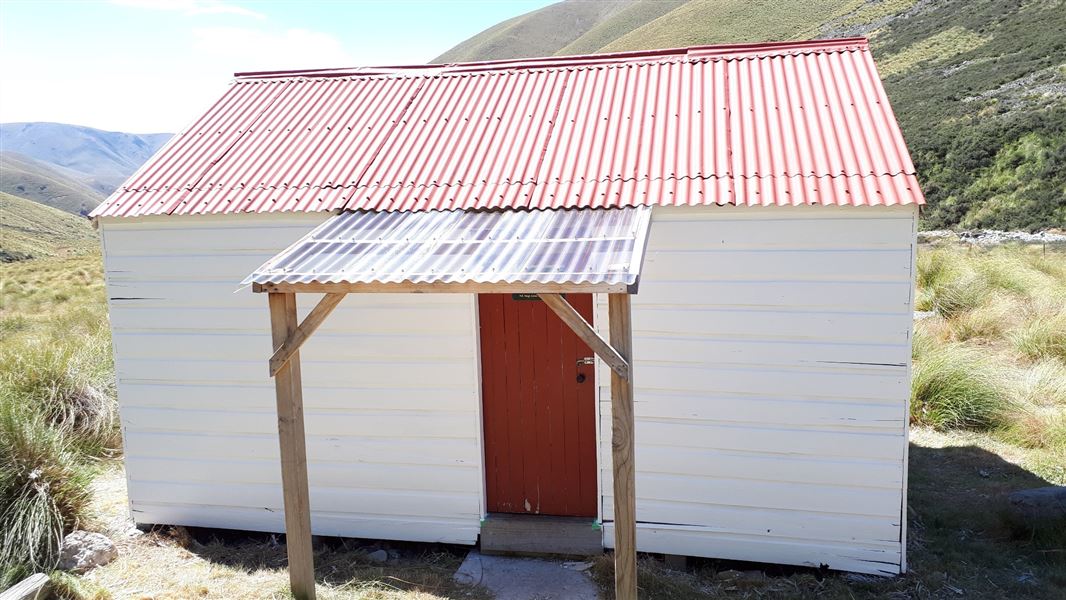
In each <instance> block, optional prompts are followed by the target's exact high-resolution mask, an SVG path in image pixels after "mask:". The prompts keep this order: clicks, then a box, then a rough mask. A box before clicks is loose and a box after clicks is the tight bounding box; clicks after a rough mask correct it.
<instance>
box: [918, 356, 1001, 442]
mask: <svg viewBox="0 0 1066 600" xmlns="http://www.w3.org/2000/svg"><path fill="white" fill-rule="evenodd" d="M1008 407H1009V400H1008V399H1007V396H1006V386H1005V385H1004V381H1003V375H1002V372H1001V371H1000V370H999V369H998V368H996V367H995V366H993V365H992V364H991V363H990V362H988V361H986V360H984V359H983V358H982V357H981V355H980V354H978V353H977V352H976V351H974V350H971V349H969V348H966V347H964V346H962V345H960V344H943V345H940V346H933V347H930V348H927V349H925V350H924V351H923V353H922V355H921V358H920V359H919V360H915V362H914V370H913V374H912V380H911V420H912V421H913V422H915V423H918V424H921V425H929V426H931V427H934V428H936V429H940V430H943V429H988V428H991V427H994V426H996V425H999V424H1000V423H1002V422H1003V418H1004V415H1005V414H1006V411H1007V409H1008Z"/></svg>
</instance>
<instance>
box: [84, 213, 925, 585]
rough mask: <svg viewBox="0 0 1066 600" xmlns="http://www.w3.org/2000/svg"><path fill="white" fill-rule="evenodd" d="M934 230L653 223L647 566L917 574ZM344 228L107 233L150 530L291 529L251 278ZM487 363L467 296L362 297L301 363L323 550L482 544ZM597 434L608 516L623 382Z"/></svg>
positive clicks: (638, 305)
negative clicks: (921, 349) (910, 484)
mask: <svg viewBox="0 0 1066 600" xmlns="http://www.w3.org/2000/svg"><path fill="white" fill-rule="evenodd" d="M916 216H917V211H916V210H915V209H914V208H913V207H896V208H884V207H846V208H845V207H832V208H831V207H809V206H804V207H794V208H784V207H766V208H739V209H737V208H731V207H694V208H675V207H657V208H656V209H655V212H654V216H653V224H652V229H651V235H650V241H649V247H648V255H647V258H646V262H645V268H644V275H643V276H642V279H641V285H640V293H639V294H638V295H637V296H636V297H635V298H634V302H633V319H634V321H633V329H634V354H635V357H634V361H635V364H634V367H635V370H634V374H635V383H636V399H635V400H636V406H635V409H636V417H637V431H636V443H637V494H638V502H637V518H638V533H637V544H638V548H639V549H640V550H642V551H648V552H667V553H673V554H687V555H694V556H713V557H722V558H734V559H743V560H754V561H764V562H779V563H791V564H806V565H814V566H818V565H821V564H826V565H828V566H829V567H831V568H835V569H844V570H853V571H862V572H878V573H896V572H899V570H900V565H901V561H902V560H903V557H902V552H901V549H902V544H901V536H902V535H903V534H904V533H905V532H904V531H903V529H902V528H901V518H900V515H901V506H902V505H903V493H904V489H905V480H906V402H907V398H908V391H907V386H908V380H909V369H908V367H907V365H908V364H909V358H910V339H909V337H910V327H911V320H910V319H911V317H910V315H911V303H912V298H911V283H910V282H911V269H912V251H913V243H914V235H915V224H916ZM326 217H327V215H325V214H310V215H306V214H266V215H224V216H187V217H153V218H141V219H137V220H132V219H103V220H101V229H102V232H103V239H104V246H105V256H106V259H105V260H106V269H107V279H108V292H109V296H110V297H111V298H112V300H111V320H112V329H113V331H114V339H115V356H116V372H117V376H118V385H119V400H120V403H121V407H122V419H123V429H124V434H125V439H126V462H127V473H128V478H129V483H130V487H129V491H130V501H131V508H132V510H133V512H134V517H135V518H136V520H137V521H138V522H142V523H173V524H187V525H202V526H212V527H228V528H240V529H256V530H268V531H282V530H283V529H284V524H283V520H282V515H281V510H282V508H281V488H280V467H279V463H278V446H277V428H276V423H275V412H274V410H275V409H274V392H273V390H274V388H273V385H272V382H271V381H270V379H269V377H268V375H267V367H266V359H267V357H268V356H269V354H270V334H269V331H270V330H269V314H268V311H267V309H266V298H265V297H263V296H262V295H259V294H252V293H251V292H250V291H249V290H243V291H240V292H238V293H234V291H235V287H236V286H235V283H234V282H236V281H240V280H241V279H242V278H243V277H244V276H245V275H247V274H248V273H250V272H251V271H252V270H253V269H255V268H256V267H258V266H259V265H260V264H262V263H263V262H264V261H265V260H266V259H268V258H270V257H271V256H273V255H274V254H275V253H276V252H278V251H279V250H281V249H283V248H285V247H286V246H287V245H289V244H290V243H291V242H293V241H294V240H296V239H298V238H299V237H300V236H301V235H303V234H304V233H306V232H307V231H309V230H310V229H312V228H313V227H314V226H315V225H317V224H318V223H320V222H321V221H322V220H324V219H325V218H326ZM317 299H318V297H317V296H313V297H312V296H309V297H307V298H301V299H300V308H301V317H302V316H303V314H306V312H307V311H308V310H309V309H310V307H311V306H312V305H313V304H314V302H316V301H317ZM605 300H606V298H601V299H600V301H599V302H598V304H597V315H596V321H597V325H598V326H599V327H600V329H601V330H603V333H604V335H605V336H606V323H607V320H606V302H605ZM477 352H478V350H477V321H476V303H475V302H474V298H473V297H472V296H469V295H452V294H439V295H379V294H367V295H362V296H359V295H350V296H349V297H348V298H346V299H345V300H344V302H343V303H342V304H341V305H340V307H339V308H338V309H337V310H336V312H335V313H334V314H333V315H332V316H331V317H330V318H329V319H328V320H327V321H326V323H325V325H323V327H322V329H321V330H319V332H318V333H316V334H315V336H314V338H313V339H312V340H311V341H309V342H308V343H307V345H306V346H305V348H304V350H303V351H302V352H301V355H302V359H303V365H304V367H303V380H304V388H305V391H304V402H305V407H306V408H305V410H306V421H307V423H306V425H307V444H308V457H309V470H310V480H311V481H310V484H311V506H312V527H313V529H314V531H315V532H316V533H319V534H325V535H343V536H355V537H370V538H385V539H406V540H417V541H445V542H455V543H467V544H469V543H473V542H474V541H475V540H476V537H477V534H478V531H479V522H480V518H481V516H482V513H483V507H484V505H485V503H484V501H483V494H484V491H483V489H484V487H483V477H484V475H483V468H482V465H481V460H482V458H481V457H482V450H481V446H480V435H481V425H480V408H479V405H480V400H479V398H480V392H479V378H478V373H479V369H480V366H479V364H478V358H477V356H478V355H477ZM599 382H600V384H601V386H606V385H607V384H608V382H609V378H608V377H606V371H605V370H604V369H603V368H602V365H601V368H600V376H599ZM600 415H601V431H600V446H601V454H600V461H601V462H600V467H601V483H600V489H601V492H602V498H603V503H602V507H601V514H602V515H603V516H604V518H605V520H607V521H609V520H610V518H611V515H612V511H613V507H612V497H611V495H612V494H611V489H612V488H611V456H610V392H609V389H607V388H606V387H601V388H600ZM604 532H605V535H604V543H605V545H607V546H608V547H610V546H612V545H613V530H612V526H611V524H610V523H609V522H608V523H606V525H605V529H604Z"/></svg>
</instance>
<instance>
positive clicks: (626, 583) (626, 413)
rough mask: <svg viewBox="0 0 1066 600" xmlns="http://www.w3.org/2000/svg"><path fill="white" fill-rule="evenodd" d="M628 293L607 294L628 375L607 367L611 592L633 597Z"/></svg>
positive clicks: (625, 599)
mask: <svg viewBox="0 0 1066 600" xmlns="http://www.w3.org/2000/svg"><path fill="white" fill-rule="evenodd" d="M629 304H630V299H629V294H609V295H608V296H607V308H608V315H609V316H610V331H611V346H612V347H613V348H614V349H615V350H617V351H618V353H619V354H621V355H622V358H624V359H625V360H626V362H627V363H628V364H629V378H628V379H626V378H623V377H621V376H620V375H619V374H618V373H617V372H615V371H611V458H612V462H613V467H614V595H615V598H616V599H617V600H636V598H637V494H636V468H635V465H634V460H633V454H634V452H633V447H634V445H633V429H634V425H633V327H632V324H631V322H630V305H629Z"/></svg>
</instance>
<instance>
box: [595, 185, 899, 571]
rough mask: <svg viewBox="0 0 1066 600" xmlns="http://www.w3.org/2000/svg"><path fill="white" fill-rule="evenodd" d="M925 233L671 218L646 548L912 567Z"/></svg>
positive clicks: (802, 213)
mask: <svg viewBox="0 0 1066 600" xmlns="http://www.w3.org/2000/svg"><path fill="white" fill-rule="evenodd" d="M916 220H917V211H916V209H915V208H914V207H909V206H908V207H895V208H870V207H849V208H826V207H796V208H779V207H765V208H739V209H737V208H724V207H723V208H717V209H707V208H704V207H698V208H673V207H665V208H656V211H655V213H654V218H653V224H652V228H651V233H650V237H649V242H648V251H647V255H646V258H645V263H644V271H643V275H642V276H641V283H640V290H639V293H638V294H637V295H636V296H635V297H634V299H633V348H634V349H633V353H634V357H633V361H634V370H633V374H634V385H635V400H634V401H635V407H634V409H635V414H636V469H637V484H636V485H637V548H638V549H639V550H641V551H645V552H664V553H672V554H683V555H694V556H709V557H717V558H729V559H737V560H752V561H762V562H775V563H786V564H798V565H808V566H815V567H817V566H820V565H828V566H829V567H830V568H833V569H841V570H848V571H859V572H868V573H886V574H887V573H899V572H900V570H901V565H902V564H903V555H902V549H903V542H902V540H903V536H904V533H905V532H904V530H903V528H902V527H901V523H902V522H903V521H902V518H901V515H902V507H903V504H904V503H903V500H904V498H903V494H904V490H905V481H906V456H907V400H908V398H909V389H908V386H909V378H910V372H909V364H910V331H911V314H912V298H911V296H912V292H911V289H912V288H911V281H912V273H911V271H912V253H913V251H914V240H915V232H916ZM596 321H597V324H598V325H599V329H600V331H601V333H602V334H603V335H606V333H607V332H606V323H607V308H606V297H602V298H599V299H598V302H597V313H596ZM598 380H599V382H600V385H601V387H600V388H599V390H600V393H599V396H600V416H601V435H600V439H601V443H600V468H601V475H600V477H601V490H602V492H603V493H602V498H603V506H602V508H601V513H602V514H603V515H604V519H605V520H608V521H609V520H610V518H611V515H612V514H613V510H614V509H613V504H612V500H613V498H612V495H613V494H612V489H613V488H612V479H611V447H610V429H611V405H610V389H609V387H608V386H609V380H608V379H606V371H605V370H604V368H603V367H602V365H601V367H600V373H599V378H598ZM604 544H605V545H606V546H608V547H613V545H614V531H613V524H612V523H610V522H607V523H605V527H604Z"/></svg>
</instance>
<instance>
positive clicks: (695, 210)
mask: <svg viewBox="0 0 1066 600" xmlns="http://www.w3.org/2000/svg"><path fill="white" fill-rule="evenodd" d="M922 202H923V199H922V194H921V191H920V190H919V187H918V183H917V180H916V178H915V171H914V166H913V164H912V163H911V160H910V157H909V155H908V152H907V149H906V146H905V145H904V141H903V138H902V136H901V134H900V131H899V127H898V125H897V123H896V120H895V118H894V116H893V114H892V110H891V108H890V107H889V103H888V99H887V98H886V96H885V92H884V89H883V87H882V85H881V83H880V80H879V78H878V75H877V71H876V69H875V67H874V62H873V60H872V57H871V55H870V51H869V48H868V45H867V42H866V40H864V39H844V40H818V41H812V42H790V43H775V44H754V45H730V46H705V47H695V48H686V49H678V50H658V51H650V52H632V53H621V54H605V55H593V56H570V57H557V58H543V59H520V60H509V61H493V62H485V63H464V64H446V65H428V66H411V67H383V68H352V69H323V70H313V71H286V72H262V73H239V74H237V75H236V78H235V80H234V81H233V83H232V85H231V86H230V87H229V89H228V91H227V92H226V93H225V94H224V95H223V96H222V97H221V98H220V99H219V100H218V101H217V102H216V103H215V104H214V105H213V106H211V107H210V108H209V109H208V110H207V111H206V112H204V113H203V115H202V116H200V117H199V118H198V119H197V120H196V121H195V122H193V123H192V124H191V125H190V126H189V127H188V128H187V129H186V130H184V131H183V132H182V133H181V134H179V135H177V136H175V137H174V139H173V140H172V141H171V142H170V143H169V144H168V145H167V146H166V147H164V148H163V149H162V150H160V152H159V153H158V154H157V155H156V156H155V157H154V158H153V159H152V160H150V161H149V162H148V163H147V164H145V165H144V166H143V167H142V168H141V169H140V171H138V172H137V173H136V174H135V175H134V176H132V177H131V178H130V180H129V181H128V182H126V183H125V184H124V185H123V186H122V187H121V188H120V189H119V190H118V191H116V192H115V193H114V194H113V195H112V196H111V197H110V198H109V199H108V200H107V201H106V202H105V203H104V204H102V205H101V206H100V207H99V208H97V209H96V210H95V211H94V212H93V215H92V216H93V218H94V219H95V221H96V223H97V224H98V226H99V229H100V231H101V233H102V240H103V247H104V258H105V265H106V274H107V290H108V297H109V307H110V314H111V327H112V331H113V339H114V350H115V364H116V373H117V379H118V395H119V402H120V405H121V413H122V429H123V434H124V438H125V449H126V452H125V460H126V472H127V476H128V480H129V498H130V509H131V512H132V515H133V518H134V519H135V520H136V521H137V522H138V523H142V524H149V523H151V524H180V525H193V526H207V527H222V528H232V529H245V530H260V531H276V532H281V531H286V530H287V531H288V533H289V546H290V565H291V568H292V570H293V578H294V579H293V581H294V588H295V589H297V591H298V593H301V592H300V587H299V586H300V585H306V580H307V577H309V564H310V554H309V552H308V551H307V549H306V548H305V547H304V544H305V542H306V543H309V538H310V535H311V534H312V533H314V534H319V535H328V536H349V537H359V538H377V539H391V540H411V541H426V542H446V543H453V544H476V543H478V542H479V539H480V543H481V544H482V545H483V546H484V547H486V548H487V549H489V550H499V551H536V552H552V553H575V554H581V553H588V552H598V551H602V549H603V548H614V547H616V546H617V547H618V549H619V552H618V553H616V558H617V559H618V560H620V561H622V562H623V563H624V564H620V568H619V569H618V571H619V577H620V578H625V577H629V575H631V570H630V567H629V565H630V564H631V562H630V560H631V558H632V556H633V552H634V548H635V550H638V551H644V552H655V553H667V554H675V555H687V556H704V557H716V558H725V559H739V560H747V561H762V562H770V563H786V564H794V565H808V566H812V567H828V568H831V569H840V570H848V571H857V572H863V573H877V574H896V573H900V572H902V571H904V570H905V568H906V559H905V554H904V552H905V549H906V540H905V537H906V529H905V523H906V512H905V506H906V489H907V485H906V481H907V422H908V418H907V416H908V412H907V410H908V407H907V403H908V398H909V390H908V387H909V381H910V366H909V365H910V346H911V315H912V309H913V301H914V294H913V285H912V279H913V270H914V268H913V265H914V257H915V235H916V229H917V219H918V207H919V205H921V204H922ZM242 282H243V283H244V284H246V285H245V286H243V287H242V285H241V284H242ZM257 292H260V293H257ZM268 297H269V301H268ZM279 433H280V444H279ZM279 465H280V467H279ZM634 509H635V512H634ZM634 543H635V546H634ZM294 553H295V554H294ZM627 572H628V573H629V574H628V575H627ZM301 582H303V583H302V584H301ZM627 585H629V583H628V582H626V581H621V582H620V588H619V589H620V590H621V591H622V592H623V593H622V594H621V595H622V596H623V597H624V596H627V595H628V594H626V593H624V590H625V589H628V588H625V587H624V586H627ZM634 589H635V588H634ZM305 593H306V592H305ZM310 593H313V589H312V590H311V592H310Z"/></svg>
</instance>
